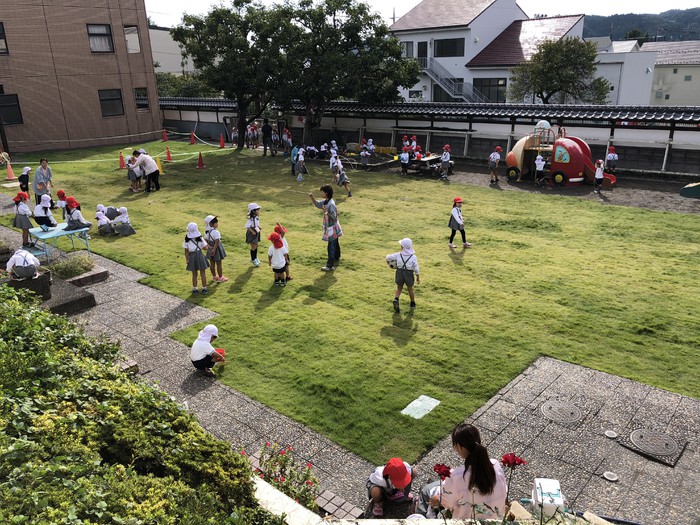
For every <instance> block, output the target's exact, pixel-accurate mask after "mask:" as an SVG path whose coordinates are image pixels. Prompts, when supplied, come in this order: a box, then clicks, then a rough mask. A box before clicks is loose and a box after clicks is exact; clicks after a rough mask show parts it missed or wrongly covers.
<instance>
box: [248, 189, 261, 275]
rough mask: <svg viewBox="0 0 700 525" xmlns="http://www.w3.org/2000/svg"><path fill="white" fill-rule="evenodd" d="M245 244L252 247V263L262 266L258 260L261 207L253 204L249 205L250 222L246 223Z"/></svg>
mask: <svg viewBox="0 0 700 525" xmlns="http://www.w3.org/2000/svg"><path fill="white" fill-rule="evenodd" d="M245 242H246V244H249V245H250V262H251V263H253V266H256V267H257V266H260V259H258V244H259V243H260V206H259V205H258V204H257V203H255V202H251V203H250V204H248V220H247V221H246V223H245Z"/></svg>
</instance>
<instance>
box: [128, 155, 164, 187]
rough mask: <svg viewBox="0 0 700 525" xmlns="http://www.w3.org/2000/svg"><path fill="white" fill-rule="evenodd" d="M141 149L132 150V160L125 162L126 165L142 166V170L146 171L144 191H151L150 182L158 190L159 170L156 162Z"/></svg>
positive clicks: (131, 166)
mask: <svg viewBox="0 0 700 525" xmlns="http://www.w3.org/2000/svg"><path fill="white" fill-rule="evenodd" d="M142 151H143V150H139V151H137V150H134V153H133V154H132V156H133V157H134V159H135V160H134V162H132V163H130V164H127V165H126V167H127V168H129V169H130V170H131V169H134V168H136V167H139V166H143V171H144V172H146V193H150V192H151V183H152V184H153V185H154V186H155V188H156V189H155V191H160V182H159V180H158V179H159V178H160V171H158V164H156V161H155V160H153V157H151V156H150V155H149V154H148V153H146V152H145V151H144V152H143V153H142Z"/></svg>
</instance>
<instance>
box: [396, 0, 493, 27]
mask: <svg viewBox="0 0 700 525" xmlns="http://www.w3.org/2000/svg"><path fill="white" fill-rule="evenodd" d="M493 2H494V0H423V1H422V2H421V3H420V4H418V5H417V6H416V7H414V8H413V9H411V10H410V11H409V12H408V13H406V14H405V15H403V16H402V17H401V18H399V19H398V20H397V21H396V23H395V24H393V25H392V26H391V27H390V29H391V31H412V30H416V29H437V28H441V27H459V26H467V25H469V24H470V23H471V21H472V20H474V19H475V18H476V17H477V16H479V15H480V14H481V13H482V12H483V11H484V10H485V9H486V8H487V7H488V6H490V5H491V4H492V3H493Z"/></svg>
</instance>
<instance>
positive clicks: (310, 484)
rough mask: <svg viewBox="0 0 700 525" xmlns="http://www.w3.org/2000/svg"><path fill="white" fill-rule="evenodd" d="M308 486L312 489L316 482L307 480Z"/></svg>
mask: <svg viewBox="0 0 700 525" xmlns="http://www.w3.org/2000/svg"><path fill="white" fill-rule="evenodd" d="M306 484H307V485H308V486H309V487H310V486H312V485H313V484H314V482H313V481H311V480H310V479H307V480H306Z"/></svg>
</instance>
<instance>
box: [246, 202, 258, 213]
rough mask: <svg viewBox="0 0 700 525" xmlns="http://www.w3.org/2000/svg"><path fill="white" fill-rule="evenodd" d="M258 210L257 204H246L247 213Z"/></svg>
mask: <svg viewBox="0 0 700 525" xmlns="http://www.w3.org/2000/svg"><path fill="white" fill-rule="evenodd" d="M259 209H260V205H258V203H256V202H251V203H250V204H248V213H250V212H251V211H253V210H259Z"/></svg>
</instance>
